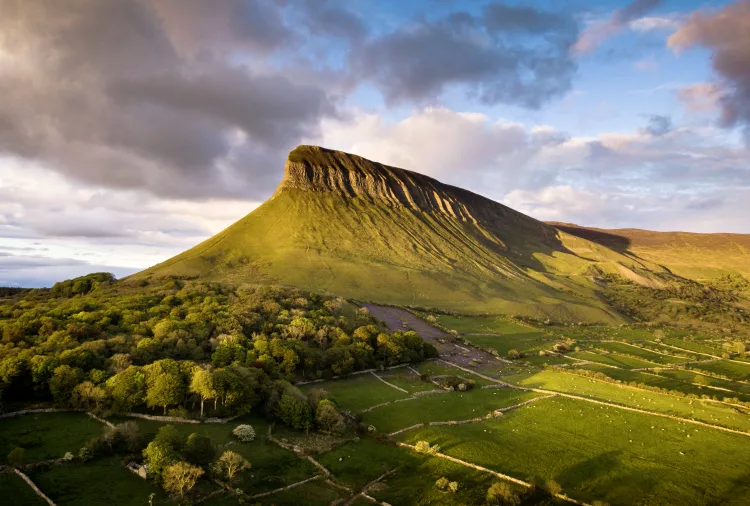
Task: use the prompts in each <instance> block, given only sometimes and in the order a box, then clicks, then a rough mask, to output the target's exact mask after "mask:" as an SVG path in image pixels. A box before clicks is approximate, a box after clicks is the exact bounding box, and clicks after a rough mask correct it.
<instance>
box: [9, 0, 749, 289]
mask: <svg viewBox="0 0 750 506" xmlns="http://www.w3.org/2000/svg"><path fill="white" fill-rule="evenodd" d="M0 97H1V98H0V286H3V285H8V286H50V285H51V284H52V283H54V282H55V281H58V280H61V279H66V278H70V277H74V276H78V275H82V274H85V273H88V272H94V271H109V272H113V273H114V274H115V275H117V276H118V277H121V276H125V275H127V274H130V273H132V272H136V271H138V270H140V269H143V268H145V267H148V266H150V265H153V264H155V263H158V262H160V261H162V260H165V259H167V258H169V257H170V256H172V255H174V254H177V253H179V252H181V251H183V250H185V249H187V248H189V247H192V246H193V245H195V244H197V243H199V242H200V241H202V240H204V239H206V238H208V237H210V236H211V235H213V234H215V233H217V232H219V231H220V230H222V229H223V228H225V227H226V226H228V225H230V224H232V223H233V222H235V221H236V220H238V219H239V218H241V217H243V216H244V215H246V214H247V213H249V212H251V211H252V210H253V209H254V208H255V207H257V206H258V205H259V204H260V203H262V202H263V201H264V200H265V199H267V198H268V197H270V196H271V194H272V193H273V191H274V189H275V187H276V185H277V184H278V183H279V181H280V180H281V177H282V175H283V168H284V161H285V159H286V155H287V153H288V152H289V151H290V150H291V149H292V148H294V147H295V146H296V145H299V144H316V145H322V146H325V147H328V148H333V149H340V150H344V151H348V152H352V153H356V154H359V155H361V156H365V157H367V158H370V159H373V160H376V161H379V162H383V163H387V164H390V165H395V166H399V167H403V168H407V169H411V170H415V171H418V172H422V173H424V174H428V175H430V176H433V177H435V178H437V179H439V180H441V181H443V182H446V183H450V184H455V185H458V186H462V187H464V188H467V189H469V190H472V191H475V192H477V193H480V194H482V195H485V196H487V197H489V198H492V199H494V200H497V201H499V202H501V203H503V204H506V205H508V206H510V207H513V208H514V209H517V210H519V211H521V212H524V213H526V214H529V215H531V216H533V217H535V218H537V219H540V220H549V221H563V222H569V223H577V224H581V225H586V226H595V227H602V228H644V229H652V230H661V231H675V230H679V231H691V232H733V233H750V218H749V216H750V213H749V212H748V209H750V207H748V202H750V164H748V161H749V160H750V0H735V1H716V2H701V1H694V0H663V1H660V0H633V1H631V2H627V1H609V0H607V1H605V0H589V1H584V0H573V1H562V0H546V1H543V0H539V1H511V0H508V1H484V0H483V1H458V0H455V1H454V0H410V1H408V2H405V1H403V0H397V1H393V0H348V1H334V0H211V1H207V0H206V1H204V0H55V1H54V2H29V1H25V0H0Z"/></svg>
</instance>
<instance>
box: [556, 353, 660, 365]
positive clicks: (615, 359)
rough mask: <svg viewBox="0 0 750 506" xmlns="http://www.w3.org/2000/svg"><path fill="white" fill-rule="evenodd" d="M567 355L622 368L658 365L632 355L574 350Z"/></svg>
mask: <svg viewBox="0 0 750 506" xmlns="http://www.w3.org/2000/svg"><path fill="white" fill-rule="evenodd" d="M568 355H570V356H571V357H574V358H580V359H581V360H589V361H591V362H596V363H599V364H605V365H613V366H616V367H622V368H623V369H643V368H647V367H656V366H658V365H659V364H655V363H653V362H647V361H645V360H638V359H636V358H632V357H625V356H622V355H603V354H601V353H596V352H594V351H574V352H572V353H568Z"/></svg>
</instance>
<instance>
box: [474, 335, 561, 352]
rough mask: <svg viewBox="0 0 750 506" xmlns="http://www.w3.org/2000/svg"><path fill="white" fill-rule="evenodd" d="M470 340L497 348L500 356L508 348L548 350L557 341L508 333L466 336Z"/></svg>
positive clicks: (521, 350) (476, 343)
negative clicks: (502, 334)
mask: <svg viewBox="0 0 750 506" xmlns="http://www.w3.org/2000/svg"><path fill="white" fill-rule="evenodd" d="M465 339H468V340H469V341H470V342H472V343H473V344H475V345H477V346H481V347H482V348H491V349H494V350H497V352H498V353H500V355H501V356H503V357H504V356H506V355H507V354H508V352H509V351H510V350H513V349H516V350H518V351H519V352H521V353H535V352H539V350H549V349H551V348H552V345H553V344H555V343H556V342H557V340H556V339H550V338H544V337H542V338H540V337H531V338H530V337H527V336H525V335H524V334H509V335H504V336H466V337H465Z"/></svg>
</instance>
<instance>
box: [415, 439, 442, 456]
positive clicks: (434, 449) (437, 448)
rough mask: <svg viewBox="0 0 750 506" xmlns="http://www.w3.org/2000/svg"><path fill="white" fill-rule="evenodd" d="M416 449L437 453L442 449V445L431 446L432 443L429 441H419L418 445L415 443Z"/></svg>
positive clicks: (426, 452) (427, 452)
mask: <svg viewBox="0 0 750 506" xmlns="http://www.w3.org/2000/svg"><path fill="white" fill-rule="evenodd" d="M414 449H415V450H416V451H418V452H419V453H424V454H427V455H435V454H436V453H437V452H439V451H440V446H438V445H435V446H430V443H428V442H427V441H418V442H417V444H416V445H414Z"/></svg>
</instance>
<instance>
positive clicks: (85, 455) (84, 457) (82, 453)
mask: <svg viewBox="0 0 750 506" xmlns="http://www.w3.org/2000/svg"><path fill="white" fill-rule="evenodd" d="M93 456H94V453H93V452H92V451H91V449H90V448H88V447H87V446H84V447H83V448H81V449H80V450H78V458H79V459H80V460H81V461H82V462H86V461H89V460H91V458H92V457H93Z"/></svg>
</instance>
